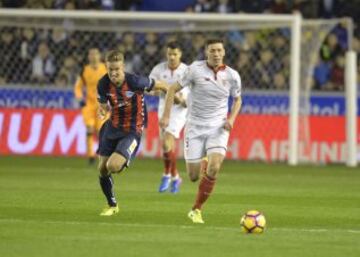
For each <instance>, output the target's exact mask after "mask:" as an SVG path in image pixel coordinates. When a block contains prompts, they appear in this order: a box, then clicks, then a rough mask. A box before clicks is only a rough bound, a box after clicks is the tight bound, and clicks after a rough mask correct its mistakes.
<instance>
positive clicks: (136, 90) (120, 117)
mask: <svg viewBox="0 0 360 257" xmlns="http://www.w3.org/2000/svg"><path fill="white" fill-rule="evenodd" d="M106 68H107V74H106V75H105V76H104V77H103V78H102V79H101V80H100V81H99V84H98V101H99V103H100V108H99V116H100V117H101V118H102V119H104V118H105V117H106V115H107V112H108V111H109V106H110V107H111V108H110V111H111V113H110V118H109V119H108V120H107V121H106V122H105V123H104V125H103V127H102V128H101V130H100V135H99V137H100V142H99V150H98V154H99V159H100V161H99V171H100V186H101V189H102V191H103V193H104V195H105V197H106V199H107V202H108V206H107V207H106V208H105V209H104V210H103V211H102V212H101V213H100V215H101V216H112V215H114V214H116V213H118V212H119V207H118V205H117V202H116V199H115V195H114V191H113V179H112V177H111V174H112V173H119V172H121V171H122V170H123V169H124V168H126V167H128V166H129V163H130V161H131V159H132V158H134V157H135V154H136V151H137V149H138V147H139V144H140V139H141V135H142V132H143V129H144V126H145V125H146V124H145V122H146V120H147V117H146V116H147V112H146V106H145V102H144V91H151V90H161V91H164V92H166V90H167V85H166V84H164V83H161V82H158V81H155V80H154V79H150V78H148V77H142V76H137V75H134V74H130V73H126V72H125V71H124V55H123V54H122V53H121V52H120V51H118V50H112V51H109V52H108V53H107V55H106Z"/></svg>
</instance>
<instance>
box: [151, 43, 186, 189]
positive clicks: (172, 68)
mask: <svg viewBox="0 0 360 257" xmlns="http://www.w3.org/2000/svg"><path fill="white" fill-rule="evenodd" d="M181 56H182V51H181V47H180V44H179V43H178V42H176V41H172V42H169V43H168V44H167V48H166V59H167V61H165V62H162V63H159V64H158V65H156V66H155V67H154V68H153V69H152V71H151V73H150V77H151V78H153V79H155V80H161V81H165V82H166V83H167V84H174V83H175V82H176V81H178V80H179V79H181V77H182V75H183V74H184V72H185V71H186V69H187V65H186V64H184V63H182V62H181ZM188 91H189V90H188V88H183V89H182V90H181V91H180V92H178V93H177V94H176V99H175V104H174V105H173V106H172V108H171V115H170V121H169V125H168V126H167V127H165V128H164V129H161V128H160V138H161V141H162V150H163V160H164V173H163V176H162V178H161V183H160V186H159V192H160V193H162V192H165V191H167V190H168V189H169V187H170V192H171V193H177V192H179V188H180V184H181V178H180V176H179V173H178V170H177V167H176V153H175V139H178V138H179V135H180V132H181V130H182V129H183V127H184V125H185V121H186V113H187V108H186V97H187V95H188ZM164 107H165V94H164V93H162V92H160V99H159V107H158V117H159V120H160V118H161V117H162V115H163V112H164Z"/></svg>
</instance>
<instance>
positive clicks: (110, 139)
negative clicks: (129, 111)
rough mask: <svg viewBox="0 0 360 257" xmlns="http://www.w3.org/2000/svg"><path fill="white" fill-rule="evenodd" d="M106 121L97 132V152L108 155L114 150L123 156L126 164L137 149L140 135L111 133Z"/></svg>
mask: <svg viewBox="0 0 360 257" xmlns="http://www.w3.org/2000/svg"><path fill="white" fill-rule="evenodd" d="M109 126H111V124H109V123H108V122H106V123H105V124H104V125H103V126H102V128H101V129H100V133H99V149H98V151H97V153H98V154H99V155H100V156H110V155H111V154H112V153H114V152H116V153H118V154H121V155H122V156H124V157H125V158H126V160H127V166H128V164H129V163H130V161H131V159H133V158H134V157H135V155H136V152H137V150H138V149H139V145H140V140H141V135H138V134H136V133H131V132H130V133H121V132H118V133H116V134H114V133H111V132H110V129H109Z"/></svg>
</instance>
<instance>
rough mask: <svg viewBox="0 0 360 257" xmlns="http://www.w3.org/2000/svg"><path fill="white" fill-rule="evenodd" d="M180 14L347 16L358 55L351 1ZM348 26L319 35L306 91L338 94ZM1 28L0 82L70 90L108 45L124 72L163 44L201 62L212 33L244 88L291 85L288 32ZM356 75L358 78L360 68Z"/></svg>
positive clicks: (143, 63)
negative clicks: (93, 52) (91, 57)
mask: <svg viewBox="0 0 360 257" xmlns="http://www.w3.org/2000/svg"><path fill="white" fill-rule="evenodd" d="M143 1H146V0H135V1H131V0H121V1H116V0H83V1H78V0H11V1H10V0H2V7H3V8H6V7H11V8H42V9H43V8H53V9H65V10H74V9H75V10H76V9H102V10H131V11H136V10H138V9H140V7H141V4H142V2H143ZM185 11H186V12H216V13H239V12H240V13H275V14H277V13H291V12H300V13H301V14H302V15H303V16H304V17H305V18H336V17H344V16H350V17H353V19H354V23H355V37H354V38H353V44H352V46H351V48H352V49H354V50H355V51H357V52H358V53H359V52H360V41H359V39H360V35H359V28H358V25H359V17H360V15H359V4H358V3H357V1H355V0H349V1H344V0H343V1H341V0H317V1H310V0H262V1H261V0H216V1H215V0H197V1H194V2H193V4H192V5H189V6H188V7H187V8H186V10H185ZM346 25H347V24H346V23H345V22H340V23H339V24H338V25H337V26H335V27H334V28H332V30H331V31H330V33H328V34H327V35H326V36H325V37H324V38H323V42H322V44H321V47H320V49H319V51H318V52H317V53H316V56H315V57H316V58H312V60H313V62H314V69H313V72H312V80H311V86H312V88H313V89H314V90H329V91H341V90H343V89H344V63H345V58H344V57H345V52H346V50H347V49H349V48H350V46H349V42H348V31H347V28H346ZM0 31H1V36H0V56H2V62H1V63H0V85H7V84H36V85H46V84H54V85H56V86H58V87H66V86H72V85H73V83H74V81H75V79H76V76H77V74H78V73H79V71H80V69H81V67H82V65H83V64H84V63H85V62H86V59H85V58H86V50H87V49H88V48H89V47H94V46H95V47H98V48H100V49H101V50H102V51H105V50H106V49H109V48H113V47H118V48H120V49H122V51H123V52H124V53H125V57H126V59H127V67H126V69H127V70H128V71H132V72H135V73H140V74H149V72H150V70H151V69H152V67H153V66H154V65H155V64H156V63H158V62H159V61H161V60H162V59H163V50H164V46H165V45H166V43H167V42H168V41H170V40H174V39H176V40H178V41H180V42H181V43H182V44H183V48H184V56H183V59H184V62H186V63H191V62H192V61H193V60H196V59H201V58H204V56H203V54H204V44H205V40H206V38H207V37H208V36H209V35H211V36H218V37H222V38H223V39H224V41H225V44H226V49H227V59H226V62H227V63H228V64H229V65H230V66H233V67H235V68H236V69H237V70H238V71H239V73H240V75H241V77H242V80H243V83H244V85H246V88H248V89H279V90H284V89H287V88H288V87H289V85H288V84H289V59H290V49H289V46H290V42H289V41H290V37H289V31H288V30H286V29H285V30H284V29H280V28H279V29H275V28H272V29H244V30H241V31H230V30H229V31H227V32H208V31H200V30H199V31H196V32H189V33H175V32H173V33H170V32H167V33H165V32H164V33H155V31H154V32H143V33H139V32H136V33H135V32H131V31H126V32H111V31H109V32H106V31H101V32H95V31H80V30H75V31H73V30H68V29H66V28H65V27H64V28H62V27H60V26H58V27H54V28H52V29H43V28H36V27H33V28H32V27H31V26H28V27H22V28H21V27H1V26H0ZM313 33H314V32H313ZM313 36H314V35H313ZM310 37H311V35H310ZM303 43H306V42H303ZM359 59H360V58H358V60H359ZM305 61H306V60H305ZM357 70H358V78H359V77H360V65H358V69H357Z"/></svg>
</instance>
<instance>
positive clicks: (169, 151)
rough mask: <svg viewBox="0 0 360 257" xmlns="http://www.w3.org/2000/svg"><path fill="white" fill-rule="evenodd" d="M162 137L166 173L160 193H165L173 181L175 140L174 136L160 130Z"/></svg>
mask: <svg viewBox="0 0 360 257" xmlns="http://www.w3.org/2000/svg"><path fill="white" fill-rule="evenodd" d="M160 131H161V133H160V137H161V143H162V150H163V161H164V173H163V175H162V177H161V181H160V186H159V192H160V193H162V192H165V191H166V190H167V189H168V188H169V186H170V181H171V168H172V161H173V159H174V152H173V144H174V142H173V141H174V140H173V138H172V135H171V134H170V133H168V132H166V131H164V130H161V128H160Z"/></svg>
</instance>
